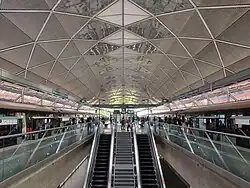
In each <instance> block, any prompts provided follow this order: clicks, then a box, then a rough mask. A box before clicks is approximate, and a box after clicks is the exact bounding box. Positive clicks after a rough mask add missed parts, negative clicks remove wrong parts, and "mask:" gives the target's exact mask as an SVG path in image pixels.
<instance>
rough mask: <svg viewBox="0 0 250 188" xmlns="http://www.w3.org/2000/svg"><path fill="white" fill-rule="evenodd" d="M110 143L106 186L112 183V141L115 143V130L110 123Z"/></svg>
mask: <svg viewBox="0 0 250 188" xmlns="http://www.w3.org/2000/svg"><path fill="white" fill-rule="evenodd" d="M111 135H112V137H111V143H110V155H109V172H108V188H111V185H112V169H113V158H114V143H115V130H114V127H113V125H112V124H111Z"/></svg>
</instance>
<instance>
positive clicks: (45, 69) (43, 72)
mask: <svg viewBox="0 0 250 188" xmlns="http://www.w3.org/2000/svg"><path fill="white" fill-rule="evenodd" d="M52 65H53V63H48V64H45V65H42V66H39V67H37V68H34V69H32V70H31V72H33V73H35V74H37V75H39V76H41V77H43V78H46V77H47V76H48V73H49V71H50V69H51V68H52Z"/></svg>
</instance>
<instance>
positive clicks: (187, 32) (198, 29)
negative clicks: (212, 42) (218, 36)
mask: <svg viewBox="0 0 250 188" xmlns="http://www.w3.org/2000/svg"><path fill="white" fill-rule="evenodd" d="M194 25H195V27H194ZM178 36H181V37H195V38H211V36H210V35H209V33H208V30H207V28H206V27H205V25H204V23H203V22H202V20H201V18H200V16H199V15H198V13H197V12H194V13H193V14H192V16H191V17H190V19H189V20H188V21H187V23H186V24H185V26H184V27H183V29H182V31H181V32H180V34H179V35H178Z"/></svg>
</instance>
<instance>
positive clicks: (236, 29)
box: [217, 11, 250, 46]
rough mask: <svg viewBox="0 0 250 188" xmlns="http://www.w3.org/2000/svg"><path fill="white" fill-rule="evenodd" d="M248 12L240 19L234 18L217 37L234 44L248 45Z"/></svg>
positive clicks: (249, 26) (249, 25)
mask: <svg viewBox="0 0 250 188" xmlns="http://www.w3.org/2000/svg"><path fill="white" fill-rule="evenodd" d="M249 19H250V12H249V11H248V12H247V13H245V14H244V15H243V16H242V17H241V18H240V19H238V20H236V21H235V22H234V23H233V24H232V25H230V26H229V27H228V28H227V29H226V30H225V31H224V32H222V33H221V34H220V35H219V36H218V37H217V39H220V40H224V41H229V42H232V43H236V44H243V45H247V46H249V45H250V32H246V31H249V30H250V24H246V23H248V22H249Z"/></svg>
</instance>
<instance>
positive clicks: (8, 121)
mask: <svg viewBox="0 0 250 188" xmlns="http://www.w3.org/2000/svg"><path fill="white" fill-rule="evenodd" d="M0 125H17V119H0Z"/></svg>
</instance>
